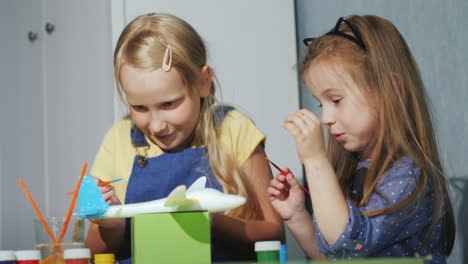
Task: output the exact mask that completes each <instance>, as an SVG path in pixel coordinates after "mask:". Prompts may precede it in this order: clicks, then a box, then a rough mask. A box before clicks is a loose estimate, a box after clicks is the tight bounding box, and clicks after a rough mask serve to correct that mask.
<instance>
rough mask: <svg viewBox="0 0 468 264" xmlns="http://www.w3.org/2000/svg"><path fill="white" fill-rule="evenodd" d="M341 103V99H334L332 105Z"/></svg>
mask: <svg viewBox="0 0 468 264" xmlns="http://www.w3.org/2000/svg"><path fill="white" fill-rule="evenodd" d="M340 101H341V98H335V99H333V100H332V102H333V103H334V104H338V103H339V102H340Z"/></svg>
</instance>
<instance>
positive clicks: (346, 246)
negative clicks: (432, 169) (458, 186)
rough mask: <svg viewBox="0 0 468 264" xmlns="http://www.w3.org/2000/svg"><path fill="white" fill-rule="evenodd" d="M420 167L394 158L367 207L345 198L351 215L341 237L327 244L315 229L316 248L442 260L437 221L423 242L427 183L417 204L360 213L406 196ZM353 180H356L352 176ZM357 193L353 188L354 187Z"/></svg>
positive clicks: (429, 198) (339, 254) (349, 254)
mask: <svg viewBox="0 0 468 264" xmlns="http://www.w3.org/2000/svg"><path fill="white" fill-rule="evenodd" d="M369 165H370V161H362V162H360V163H359V164H358V166H357V170H359V169H362V168H368V167H369ZM419 175H420V169H419V167H418V166H417V165H416V164H415V163H414V162H413V161H412V160H411V159H410V158H408V157H402V158H400V159H399V160H397V161H396V162H395V164H394V166H393V167H392V168H391V169H389V170H388V171H387V172H386V173H385V174H384V175H383V177H382V178H381V181H380V182H379V184H378V185H377V190H378V192H379V193H378V194H377V193H374V194H373V195H372V196H371V197H370V200H369V203H368V204H367V205H366V206H363V207H361V208H357V207H356V206H354V204H353V203H352V202H351V201H349V200H348V201H347V203H348V207H349V214H350V218H349V220H348V222H347V225H346V229H345V230H344V232H343V233H342V234H341V236H340V238H339V239H338V240H337V241H336V242H335V243H334V244H333V245H329V244H328V243H327V242H326V241H325V239H324V238H323V236H322V234H321V233H320V229H319V228H318V226H317V224H316V221H315V218H313V222H314V225H315V228H316V230H317V240H318V243H319V249H320V251H321V252H323V253H324V254H326V255H327V256H328V257H329V258H332V259H333V258H348V259H350V258H364V257H413V256H422V257H425V256H429V255H430V256H432V263H445V257H444V255H443V254H442V251H441V246H440V245H439V241H440V239H441V237H440V236H441V224H442V221H441V220H439V222H438V223H437V225H436V227H435V229H434V230H433V231H432V234H431V235H430V237H429V240H428V241H427V243H425V244H424V243H423V242H424V240H425V238H426V235H427V234H428V232H429V229H430V226H431V223H432V212H433V204H434V197H433V194H432V191H430V188H429V186H427V188H425V190H424V194H423V195H422V197H421V200H420V201H419V203H416V204H414V205H412V206H410V207H408V208H406V209H403V210H402V211H397V212H396V213H393V214H390V215H377V216H363V215H362V214H361V213H363V212H366V211H372V210H376V209H382V208H385V207H389V206H391V205H393V204H395V203H397V202H398V201H400V200H402V199H404V198H405V197H407V196H408V195H409V194H411V192H412V191H413V190H414V188H415V186H416V183H417V180H418V177H419ZM355 180H358V179H357V177H355ZM353 191H354V193H356V190H353Z"/></svg>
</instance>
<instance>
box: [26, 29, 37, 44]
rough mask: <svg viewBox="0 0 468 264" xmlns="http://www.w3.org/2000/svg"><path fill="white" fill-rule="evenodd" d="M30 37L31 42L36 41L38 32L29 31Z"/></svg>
mask: <svg viewBox="0 0 468 264" xmlns="http://www.w3.org/2000/svg"><path fill="white" fill-rule="evenodd" d="M28 39H29V42H31V43H33V42H34V41H36V39H37V33H36V32H32V31H29V32H28Z"/></svg>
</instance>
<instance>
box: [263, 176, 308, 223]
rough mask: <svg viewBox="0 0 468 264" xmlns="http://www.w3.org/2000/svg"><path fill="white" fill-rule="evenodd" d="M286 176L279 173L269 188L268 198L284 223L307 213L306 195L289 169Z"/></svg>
mask: <svg viewBox="0 0 468 264" xmlns="http://www.w3.org/2000/svg"><path fill="white" fill-rule="evenodd" d="M285 170H286V171H287V172H288V174H287V175H286V176H284V175H282V174H280V173H278V174H276V177H275V179H273V180H271V182H270V187H268V197H269V198H270V201H271V204H272V206H273V208H275V210H276V212H278V214H279V215H280V216H281V218H282V219H283V220H284V221H289V220H291V219H293V218H294V216H296V215H300V214H302V213H304V212H305V211H306V209H305V206H304V193H303V191H302V189H301V188H300V187H299V183H298V182H297V179H296V177H294V175H293V174H292V173H291V171H290V170H289V169H285Z"/></svg>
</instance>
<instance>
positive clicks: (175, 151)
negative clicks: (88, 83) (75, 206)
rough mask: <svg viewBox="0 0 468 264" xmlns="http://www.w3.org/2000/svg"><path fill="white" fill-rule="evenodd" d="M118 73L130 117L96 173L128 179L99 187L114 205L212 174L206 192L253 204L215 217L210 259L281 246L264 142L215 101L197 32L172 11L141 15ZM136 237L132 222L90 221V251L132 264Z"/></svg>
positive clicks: (128, 31) (126, 40)
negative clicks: (260, 245)
mask: <svg viewBox="0 0 468 264" xmlns="http://www.w3.org/2000/svg"><path fill="white" fill-rule="evenodd" d="M114 68H115V78H116V80H117V88H118V92H119V94H120V95H121V98H123V99H124V100H125V102H126V103H127V104H128V107H129V111H130V115H129V117H128V118H126V119H124V120H120V121H118V122H116V123H115V124H114V125H113V127H112V128H111V129H110V130H109V132H108V133H107V135H106V137H105V138H104V141H103V143H102V145H101V147H100V149H99V151H98V153H97V156H96V159H95V161H94V165H93V168H92V169H91V175H93V176H94V177H96V178H98V179H99V180H100V181H110V180H113V179H118V178H123V179H124V180H122V181H119V182H116V183H115V185H114V187H115V188H114V187H112V186H104V187H100V190H101V193H102V195H103V198H104V199H105V200H106V201H107V202H108V203H109V204H111V205H118V204H124V203H125V204H131V203H138V202H146V201H151V200H156V199H161V198H164V197H166V196H167V195H169V193H170V192H171V191H172V190H173V189H174V188H175V187H177V186H178V185H182V184H184V185H185V186H190V185H192V184H193V183H194V182H195V180H197V179H198V178H199V177H201V176H206V177H207V183H206V185H207V186H206V187H209V188H214V189H218V190H220V191H222V192H225V193H229V194H238V195H241V196H244V197H245V198H246V200H247V201H246V203H245V204H244V205H242V206H241V207H238V208H234V209H232V210H229V211H226V212H220V213H213V214H211V215H210V217H211V219H210V220H211V221H210V223H211V235H212V240H211V245H212V252H211V256H212V260H213V261H216V262H221V261H241V260H254V259H255V252H254V243H255V241H258V240H284V231H283V225H282V222H281V219H280V217H279V216H278V214H277V213H276V212H275V210H274V209H273V208H272V206H271V204H270V202H269V201H268V195H267V191H266V190H267V188H268V185H269V183H270V180H271V178H272V175H271V171H270V168H269V165H268V164H267V161H266V160H265V158H264V142H265V136H264V135H263V133H261V132H260V131H259V130H258V129H257V128H256V127H255V125H254V124H253V122H252V121H251V120H250V119H249V118H248V117H247V116H246V115H244V114H243V113H241V112H239V111H237V110H235V109H233V108H232V107H223V106H220V105H218V104H215V103H216V97H215V90H216V87H215V84H214V82H213V78H214V76H213V75H214V73H213V71H212V69H211V67H210V66H208V65H207V51H206V48H205V44H204V42H203V40H202V38H201V37H200V35H199V34H198V33H197V32H196V31H195V30H194V29H193V27H192V26H190V25H189V24H188V23H187V22H185V21H184V20H182V19H180V18H178V17H176V16H173V15H169V14H149V15H143V16H139V17H137V18H135V19H134V20H133V21H132V22H130V24H128V25H127V26H126V27H125V29H124V30H123V32H122V34H121V35H120V37H119V40H118V42H117V45H116V48H115V52H114ZM155 225H157V223H155ZM130 233H131V229H130V221H129V219H121V218H115V219H110V218H109V219H94V220H92V224H91V226H90V228H89V231H88V234H87V237H86V247H88V248H90V249H91V251H92V252H93V254H96V253H109V252H114V253H117V256H118V258H119V259H126V258H128V257H129V255H130V252H129V251H130V237H131V235H130ZM174 250H176V249H174ZM130 261H131V260H130V259H128V260H125V261H120V263H129V262H130Z"/></svg>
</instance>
